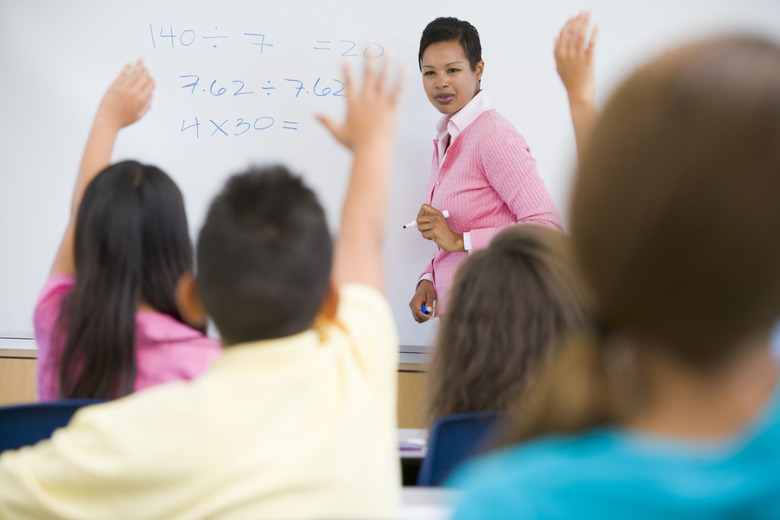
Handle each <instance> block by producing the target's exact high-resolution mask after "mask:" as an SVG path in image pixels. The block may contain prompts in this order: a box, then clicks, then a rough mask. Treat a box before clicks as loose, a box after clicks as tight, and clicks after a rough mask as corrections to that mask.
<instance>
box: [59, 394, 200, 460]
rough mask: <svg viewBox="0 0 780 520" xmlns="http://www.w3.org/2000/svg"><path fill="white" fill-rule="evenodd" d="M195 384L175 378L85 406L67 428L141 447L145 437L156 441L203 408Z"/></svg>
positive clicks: (173, 430) (71, 432)
mask: <svg viewBox="0 0 780 520" xmlns="http://www.w3.org/2000/svg"><path fill="white" fill-rule="evenodd" d="M193 388H194V383H193V382H191V381H175V382H170V383H166V384H163V385H158V386H155V387H152V388H148V389H145V390H142V391H138V392H135V393H133V394H130V395H128V396H125V397H123V398H121V399H116V400H112V401H107V402H105V403H101V404H96V405H91V406H87V407H84V408H82V409H80V410H79V411H78V412H76V414H75V415H74V416H73V419H72V420H71V422H70V423H69V425H68V427H67V430H68V432H69V433H70V434H72V435H74V436H75V435H90V436H95V438H96V439H100V440H102V441H104V442H110V443H112V444H115V445H117V446H118V445H139V448H141V447H143V445H145V444H146V441H144V439H146V440H147V441H148V442H149V443H151V444H155V443H157V442H158V441H159V440H160V435H161V434H164V432H166V431H168V432H170V434H172V435H175V434H177V433H178V431H177V429H176V425H184V424H188V423H189V422H190V419H191V418H194V417H197V416H198V414H199V413H200V412H201V410H200V409H199V408H198V407H197V406H196V404H197V403H196V399H193V391H194V390H193ZM164 435H165V434H164ZM155 438H157V441H155V440H154V439H155Z"/></svg>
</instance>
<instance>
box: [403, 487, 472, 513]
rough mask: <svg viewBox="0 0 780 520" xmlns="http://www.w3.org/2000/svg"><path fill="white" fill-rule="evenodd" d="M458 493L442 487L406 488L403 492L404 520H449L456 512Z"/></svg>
mask: <svg viewBox="0 0 780 520" xmlns="http://www.w3.org/2000/svg"><path fill="white" fill-rule="evenodd" d="M457 497H458V492H457V491H455V490H452V489H447V488H440V487H404V488H403V489H402V490H401V511H400V514H399V518H401V519H402V520H447V519H449V518H451V517H452V514H453V513H454V512H455V507H454V504H455V500H456V499H457Z"/></svg>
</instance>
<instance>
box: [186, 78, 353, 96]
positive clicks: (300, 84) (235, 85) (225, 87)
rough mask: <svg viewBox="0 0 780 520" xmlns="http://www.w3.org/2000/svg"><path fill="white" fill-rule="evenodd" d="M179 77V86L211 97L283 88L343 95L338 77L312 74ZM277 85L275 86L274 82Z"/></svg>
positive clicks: (298, 93) (300, 92) (294, 93)
mask: <svg viewBox="0 0 780 520" xmlns="http://www.w3.org/2000/svg"><path fill="white" fill-rule="evenodd" d="M179 79H180V80H181V82H182V85H181V88H182V89H185V92H188V93H189V94H190V95H193V96H194V95H196V94H200V95H204V94H205V95H207V96H208V95H210V96H213V97H221V96H225V97H238V96H249V95H253V94H265V95H266V96H270V95H272V94H275V93H276V92H277V90H280V91H285V92H287V93H289V94H290V95H292V96H294V97H296V98H298V97H303V96H305V95H314V96H316V97H328V96H332V97H345V96H344V94H342V92H343V91H344V88H345V85H344V82H343V81H340V80H337V79H330V80H328V79H323V78H321V77H317V78H312V80H311V81H309V82H305V81H302V80H300V79H297V78H282V79H281V81H279V80H277V81H276V82H272V81H271V80H266V81H264V82H260V83H259V84H252V83H251V82H250V83H249V84H247V82H245V81H243V80H240V79H233V80H229V81H221V80H216V79H215V80H211V82H209V80H208V79H206V80H205V81H203V82H201V77H200V76H199V75H197V74H180V75H179ZM277 85H278V86H277Z"/></svg>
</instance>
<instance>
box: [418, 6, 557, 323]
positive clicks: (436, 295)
mask: <svg viewBox="0 0 780 520" xmlns="http://www.w3.org/2000/svg"><path fill="white" fill-rule="evenodd" d="M418 59H419V67H420V71H421V72H422V79H423V87H424V89H425V93H426V95H427V96H428V100H429V101H430V102H431V104H432V105H433V106H434V107H436V109H437V110H438V111H439V112H441V113H442V114H443V117H442V118H441V119H440V120H439V122H438V124H437V125H436V131H437V135H436V138H435V139H434V142H433V143H434V146H433V160H432V162H431V178H430V180H429V182H428V189H427V192H426V198H425V201H426V202H425V204H423V205H422V207H421V208H420V211H419V213H418V214H417V219H416V220H417V229H418V231H419V232H420V234H421V235H422V237H423V238H425V239H426V240H432V241H433V242H435V243H436V245H437V246H438V250H437V251H436V253H435V254H434V255H433V258H432V259H431V261H430V263H429V264H428V266H427V267H426V268H425V270H424V271H423V273H422V275H421V276H420V278H419V280H418V283H417V288H416V290H415V293H414V296H413V297H412V300H411V302H409V308H410V309H411V311H412V316H413V317H414V319H415V320H416V321H417V322H419V323H422V322H424V321H427V320H429V319H431V318H433V317H434V316H437V315H442V314H443V313H444V312H445V311H446V308H447V298H448V293H449V290H450V286H451V284H452V280H453V278H454V276H455V271H456V270H457V267H458V265H459V264H460V262H461V261H462V260H463V259H464V258H465V257H466V255H467V254H468V252H469V251H473V250H477V249H484V248H485V247H487V246H488V244H489V243H490V240H491V239H492V238H493V236H495V235H496V234H497V233H498V232H499V231H501V229H503V228H505V227H507V226H511V225H515V224H519V223H522V224H537V225H541V226H545V227H549V228H553V229H556V230H561V224H560V217H559V216H558V211H557V210H556V208H555V205H554V204H553V202H552V199H551V197H550V194H549V192H548V191H547V188H546V187H545V185H544V182H543V181H542V179H541V178H540V177H539V174H538V173H537V171H536V161H535V160H534V158H533V156H532V155H531V151H530V149H529V148H528V144H527V143H526V142H525V139H524V138H523V136H522V135H520V133H519V132H518V131H517V130H516V129H515V127H514V126H513V125H512V124H511V123H510V122H509V121H507V120H506V119H505V118H504V117H503V116H501V115H500V114H499V113H498V112H497V111H496V110H495V109H494V108H493V105H492V103H491V101H490V98H489V97H488V95H487V93H486V92H485V91H484V90H481V88H480V80H481V78H482V72H483V71H484V68H485V62H484V61H482V46H481V44H480V41H479V33H478V32H477V30H476V28H475V27H474V26H473V25H471V24H470V23H469V22H467V21H464V20H459V19H457V18H437V19H435V20H433V21H432V22H431V23H429V24H428V26H427V27H426V28H425V30H424V31H423V33H422V38H421V39H420V51H419V54H418ZM444 211H447V212H448V215H449V216H448V217H447V216H446V215H445V214H444V213H443V212H444Z"/></svg>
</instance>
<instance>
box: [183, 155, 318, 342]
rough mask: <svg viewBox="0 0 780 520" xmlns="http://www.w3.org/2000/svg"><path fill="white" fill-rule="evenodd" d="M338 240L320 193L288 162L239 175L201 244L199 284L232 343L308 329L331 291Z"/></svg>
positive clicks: (215, 208)
mask: <svg viewBox="0 0 780 520" xmlns="http://www.w3.org/2000/svg"><path fill="white" fill-rule="evenodd" d="M332 257H333V245H332V241H331V237H330V233H329V231H328V226H327V222H326V220H325V213H324V212H323V210H322V207H321V206H320V204H319V202H318V200H317V196H316V195H315V194H314V192H313V191H311V190H310V189H309V188H307V187H306V186H305V185H304V184H303V182H302V181H301V179H300V178H299V177H296V176H294V175H292V174H291V173H290V172H289V170H287V168H285V167H283V166H269V167H264V168H259V167H252V168H250V169H249V170H248V171H246V172H244V173H241V174H238V175H234V176H233V177H231V178H230V179H229V180H228V181H227V183H226V185H225V187H224V188H223V190H222V192H221V193H219V195H217V197H216V198H215V199H214V201H213V202H212V203H211V207H210V208H209V211H208V215H207V216H206V222H205V223H204V225H203V228H202V229H201V231H200V235H199V237H198V245H197V266H198V275H197V280H198V290H199V292H200V297H201V299H202V301H203V305H204V306H205V308H206V311H207V312H208V314H209V316H210V317H211V318H212V320H213V321H214V324H215V325H216V327H217V329H218V330H219V332H220V335H221V337H222V342H223V344H225V345H232V344H235V343H242V342H247V341H257V340H263V339H271V338H280V337H284V336H290V335H292V334H296V333H299V332H302V331H304V330H306V329H308V328H309V327H310V326H311V325H312V323H313V322H314V319H315V317H316V316H317V313H318V311H319V310H320V307H321V305H322V303H323V300H324V298H325V295H326V293H327V289H328V284H329V280H330V274H331V264H332Z"/></svg>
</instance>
